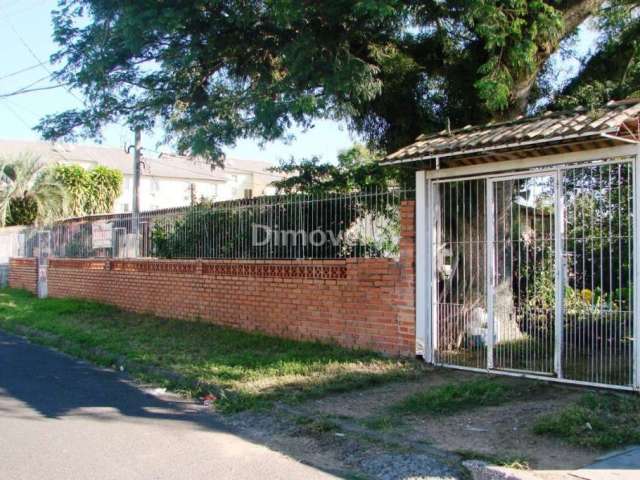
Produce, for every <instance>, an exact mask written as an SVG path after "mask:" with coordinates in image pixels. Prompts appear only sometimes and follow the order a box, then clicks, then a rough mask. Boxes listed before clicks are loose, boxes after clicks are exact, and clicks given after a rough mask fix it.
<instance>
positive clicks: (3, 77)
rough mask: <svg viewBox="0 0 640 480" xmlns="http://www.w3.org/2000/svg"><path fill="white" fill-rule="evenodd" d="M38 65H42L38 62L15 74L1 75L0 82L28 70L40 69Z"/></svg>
mask: <svg viewBox="0 0 640 480" xmlns="http://www.w3.org/2000/svg"><path fill="white" fill-rule="evenodd" d="M40 65H42V62H38V63H36V64H35V65H31V66H30V67H25V68H21V69H20V70H16V71H15V72H11V73H7V74H6V75H3V76H2V77H0V80H4V79H6V78H11V77H15V76H16V75H20V74H21V73H24V72H28V71H30V70H33V69H35V68H38V67H40Z"/></svg>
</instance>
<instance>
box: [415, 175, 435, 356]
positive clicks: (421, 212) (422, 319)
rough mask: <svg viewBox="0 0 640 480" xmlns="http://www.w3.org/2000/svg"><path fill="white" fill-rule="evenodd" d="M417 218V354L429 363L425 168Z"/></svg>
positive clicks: (418, 188)
mask: <svg viewBox="0 0 640 480" xmlns="http://www.w3.org/2000/svg"><path fill="white" fill-rule="evenodd" d="M415 208H416V220H415V229H416V231H415V242H416V246H415V251H416V269H415V275H416V281H415V285H416V300H415V301H416V347H415V348H416V352H415V353H416V355H422V356H423V357H424V360H425V361H426V362H428V363H432V362H433V355H432V348H431V346H432V342H431V335H429V332H430V331H431V324H430V321H431V316H430V315H429V312H428V309H429V307H430V305H431V301H430V299H431V295H430V288H431V286H430V285H429V282H428V281H427V278H428V275H429V273H428V271H429V261H428V260H429V258H428V257H429V250H428V236H429V227H428V222H427V179H426V177H425V172H424V171H423V170H421V171H417V172H416V207H415Z"/></svg>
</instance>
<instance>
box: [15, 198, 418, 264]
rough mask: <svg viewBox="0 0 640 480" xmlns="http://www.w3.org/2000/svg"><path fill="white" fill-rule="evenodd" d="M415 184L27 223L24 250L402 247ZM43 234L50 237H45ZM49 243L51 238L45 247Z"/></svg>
mask: <svg viewBox="0 0 640 480" xmlns="http://www.w3.org/2000/svg"><path fill="white" fill-rule="evenodd" d="M413 195H414V191H413V189H410V188H397V189H390V190H382V189H371V190H367V191H360V192H354V193H344V194H337V193H326V194H301V193H299V194H291V195H277V196H265V197H256V198H252V199H243V200H232V201H225V202H215V203H212V202H200V203H198V204H195V205H192V206H187V207H179V208H172V209H163V210H154V211H148V212H141V213H140V214H139V218H138V221H137V224H138V229H137V231H138V234H136V233H135V232H136V228H135V225H136V220H135V218H134V217H133V215H132V214H131V213H127V214H112V215H95V216H90V217H82V218H73V219H67V220H64V221H60V222H57V223H55V224H53V225H50V226H48V227H42V228H38V229H35V228H32V229H25V230H23V231H22V232H20V233H19V234H17V235H16V236H15V237H14V239H13V241H14V242H15V243H16V244H18V245H19V248H18V250H19V251H20V256H40V255H42V253H43V252H42V251H41V250H42V249H43V248H46V249H47V250H48V252H47V255H46V256H51V257H71V258H74V257H75V258H90V257H111V258H119V257H120V258H127V257H136V258H140V257H143V258H144V257H153V258H185V259H186V258H212V259H321V258H347V257H393V256H396V255H397V254H398V241H399V235H400V202H401V201H402V200H405V199H410V198H413ZM43 239H45V241H44V242H43ZM43 245H45V246H44V247H43Z"/></svg>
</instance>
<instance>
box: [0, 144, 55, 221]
mask: <svg viewBox="0 0 640 480" xmlns="http://www.w3.org/2000/svg"><path fill="white" fill-rule="evenodd" d="M0 167H1V169H2V173H1V174H0V179H1V180H0V226H2V227H4V226H5V225H7V224H10V225H24V224H31V223H36V224H41V223H45V222H48V221H52V220H55V219H57V218H59V217H61V216H62V214H63V212H64V211H65V207H66V201H67V195H66V192H65V189H64V186H63V185H62V184H61V183H60V182H59V181H58V180H57V179H56V178H55V177H54V175H52V172H51V170H50V169H48V168H47V167H46V165H45V164H44V163H42V162H40V160H39V159H38V158H37V157H33V156H30V155H21V156H19V157H17V158H16V159H10V160H7V159H5V160H3V161H1V162H0Z"/></svg>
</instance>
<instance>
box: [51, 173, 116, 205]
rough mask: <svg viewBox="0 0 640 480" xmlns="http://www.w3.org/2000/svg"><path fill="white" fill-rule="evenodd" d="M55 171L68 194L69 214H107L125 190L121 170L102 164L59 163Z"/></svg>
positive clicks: (56, 176)
mask: <svg viewBox="0 0 640 480" xmlns="http://www.w3.org/2000/svg"><path fill="white" fill-rule="evenodd" d="M53 172H54V175H55V178H56V179H57V180H58V181H60V182H61V183H62V185H63V186H64V188H65V190H66V191H67V193H68V196H69V198H68V206H67V212H66V214H67V215H68V216H72V217H79V216H82V215H91V214H95V213H108V212H110V211H111V210H112V209H113V204H114V202H115V200H116V199H117V198H118V197H119V196H120V193H121V192H122V181H123V175H122V172H121V171H120V170H116V169H113V168H107V167H103V166H98V167H95V168H93V169H91V170H86V169H84V168H82V167H81V166H79V165H57V166H55V167H53Z"/></svg>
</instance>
